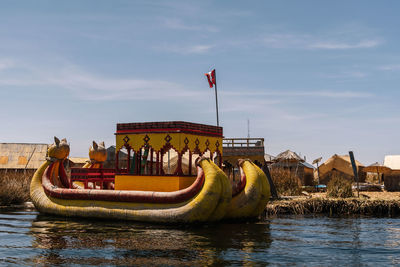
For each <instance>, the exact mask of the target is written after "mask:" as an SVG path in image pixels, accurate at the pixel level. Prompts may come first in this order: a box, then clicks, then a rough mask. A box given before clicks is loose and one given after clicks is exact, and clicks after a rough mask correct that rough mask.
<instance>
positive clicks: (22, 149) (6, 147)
mask: <svg viewBox="0 0 400 267" xmlns="http://www.w3.org/2000/svg"><path fill="white" fill-rule="evenodd" d="M47 148H48V145H47V144H25V143H0V169H37V168H39V167H40V165H42V163H43V162H44V161H45V160H46V154H47Z"/></svg>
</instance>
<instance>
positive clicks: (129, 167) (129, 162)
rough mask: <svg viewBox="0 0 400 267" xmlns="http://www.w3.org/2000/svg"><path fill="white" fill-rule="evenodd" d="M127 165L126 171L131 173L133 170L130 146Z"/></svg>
mask: <svg viewBox="0 0 400 267" xmlns="http://www.w3.org/2000/svg"><path fill="white" fill-rule="evenodd" d="M127 163H128V164H127V167H126V171H127V173H130V170H131V149H130V148H128V160H127Z"/></svg>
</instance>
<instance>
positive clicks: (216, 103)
mask: <svg viewBox="0 0 400 267" xmlns="http://www.w3.org/2000/svg"><path fill="white" fill-rule="evenodd" d="M214 73H215V74H214V75H215V86H214V87H215V108H216V110H217V126H219V117H218V94H217V71H216V70H215V69H214Z"/></svg>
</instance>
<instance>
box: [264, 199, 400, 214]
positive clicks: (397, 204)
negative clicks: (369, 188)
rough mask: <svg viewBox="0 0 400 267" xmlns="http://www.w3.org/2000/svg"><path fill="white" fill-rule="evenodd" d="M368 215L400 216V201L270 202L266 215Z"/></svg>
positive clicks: (297, 200)
mask: <svg viewBox="0 0 400 267" xmlns="http://www.w3.org/2000/svg"><path fill="white" fill-rule="evenodd" d="M306 214H325V215H329V216H333V215H339V216H340V215H346V216H347V215H366V216H374V217H396V216H400V201H399V200H394V199H390V200H389V199H364V198H326V197H316V198H307V199H304V198H303V199H292V200H274V201H270V202H269V203H268V204H267V206H266V208H265V210H264V215H266V216H275V215H306Z"/></svg>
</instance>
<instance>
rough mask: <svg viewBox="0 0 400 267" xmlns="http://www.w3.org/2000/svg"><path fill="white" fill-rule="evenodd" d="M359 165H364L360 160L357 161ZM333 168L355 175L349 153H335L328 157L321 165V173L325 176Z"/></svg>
mask: <svg viewBox="0 0 400 267" xmlns="http://www.w3.org/2000/svg"><path fill="white" fill-rule="evenodd" d="M355 162H356V166H357V167H364V165H363V164H362V163H360V162H359V161H357V160H356V161H355ZM333 169H335V170H338V171H340V172H343V173H345V174H348V175H353V167H352V166H351V160H350V156H349V155H343V156H339V155H336V154H335V155H333V156H332V157H330V158H329V159H327V160H326V161H325V162H324V163H323V164H321V165H320V166H319V173H320V175H321V176H324V175H325V174H327V173H328V172H330V171H332V170H333Z"/></svg>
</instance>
